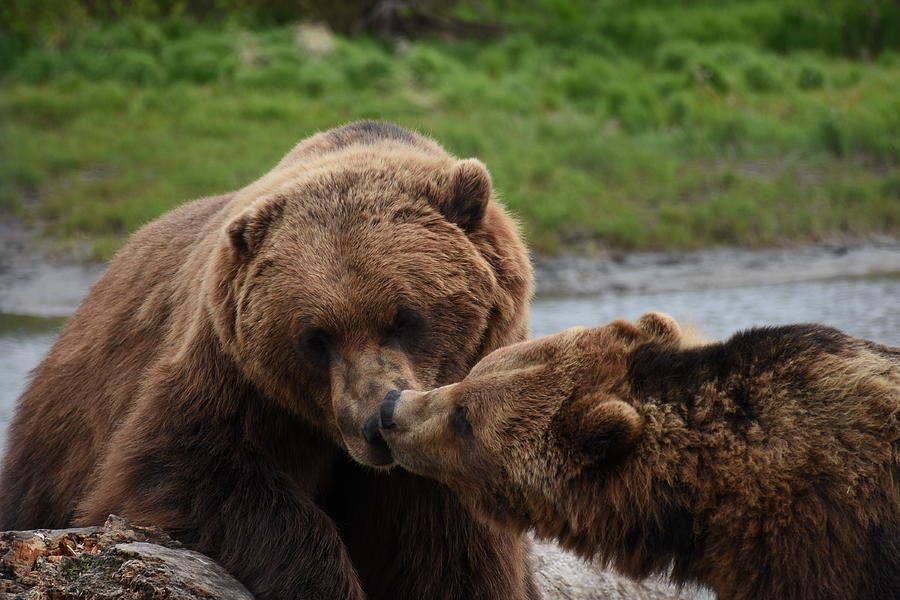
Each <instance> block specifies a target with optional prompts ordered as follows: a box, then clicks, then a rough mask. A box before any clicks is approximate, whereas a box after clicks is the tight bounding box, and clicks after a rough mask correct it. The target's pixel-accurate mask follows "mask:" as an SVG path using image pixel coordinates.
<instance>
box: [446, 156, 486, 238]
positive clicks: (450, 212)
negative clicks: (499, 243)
mask: <svg viewBox="0 0 900 600" xmlns="http://www.w3.org/2000/svg"><path fill="white" fill-rule="evenodd" d="M491 190H492V185H491V175H490V173H488V170H487V167H485V166H484V163H482V162H481V161H480V160H478V159H476V158H467V159H465V160H460V161H457V163H456V164H455V165H453V168H452V169H451V171H450V182H449V190H448V193H447V196H446V199H445V200H443V201H442V202H441V203H440V205H439V206H438V210H439V211H440V212H441V214H442V215H444V217H446V219H447V220H448V221H450V222H451V223H456V224H457V225H459V227H460V229H462V230H463V231H465V232H466V233H469V232H471V231H473V230H474V229H476V228H477V227H478V224H479V223H481V219H482V218H483V217H484V212H485V210H486V209H487V204H488V201H489V200H490V199H491Z"/></svg>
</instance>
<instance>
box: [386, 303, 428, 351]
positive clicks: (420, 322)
mask: <svg viewBox="0 0 900 600" xmlns="http://www.w3.org/2000/svg"><path fill="white" fill-rule="evenodd" d="M424 330H425V319H423V318H422V315H420V314H419V312H418V311H416V310H413V309H411V308H406V307H401V308H398V309H397V314H396V315H395V316H394V320H393V322H392V323H391V329H390V332H389V333H388V340H389V341H392V342H395V343H397V344H399V345H400V346H401V347H402V348H403V349H404V350H407V351H409V350H412V349H413V348H415V346H416V344H417V343H418V341H419V340H420V339H421V337H422V333H423V331H424Z"/></svg>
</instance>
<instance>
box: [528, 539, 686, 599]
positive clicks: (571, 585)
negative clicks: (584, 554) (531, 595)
mask: <svg viewBox="0 0 900 600" xmlns="http://www.w3.org/2000/svg"><path fill="white" fill-rule="evenodd" d="M533 544H534V550H533V554H532V560H533V565H534V572H535V579H536V581H537V584H538V587H540V588H541V590H542V591H543V592H544V600H691V599H692V598H694V597H695V594H697V593H699V592H698V591H697V590H692V589H683V590H679V589H678V588H676V587H675V586H673V585H671V584H669V583H667V582H665V581H663V580H661V579H647V580H644V581H634V580H632V579H629V578H627V577H624V576H622V575H619V574H617V573H615V572H613V571H610V570H609V569H604V568H602V567H600V566H597V565H593V564H591V563H588V562H586V561H584V560H582V559H580V558H578V557H577V556H575V555H574V554H571V553H569V552H566V551H565V550H563V549H562V548H560V547H559V546H557V545H556V544H553V543H551V542H544V541H539V540H534V541H533Z"/></svg>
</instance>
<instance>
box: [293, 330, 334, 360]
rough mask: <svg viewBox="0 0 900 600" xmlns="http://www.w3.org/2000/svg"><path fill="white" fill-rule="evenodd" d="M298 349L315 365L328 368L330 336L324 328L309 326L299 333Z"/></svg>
mask: <svg viewBox="0 0 900 600" xmlns="http://www.w3.org/2000/svg"><path fill="white" fill-rule="evenodd" d="M299 345H300V350H301V351H302V352H303V354H304V355H305V356H306V358H307V359H309V361H310V362H311V363H313V364H315V365H316V366H317V367H320V368H322V369H327V368H328V363H329V361H330V359H331V336H329V335H328V332H327V331H325V330H324V329H318V328H310V329H306V330H305V331H303V333H301V334H300V344H299Z"/></svg>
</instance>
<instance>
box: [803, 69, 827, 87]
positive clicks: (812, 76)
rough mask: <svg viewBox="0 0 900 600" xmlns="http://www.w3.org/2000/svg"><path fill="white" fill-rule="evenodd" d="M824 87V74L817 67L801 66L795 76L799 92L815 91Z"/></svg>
mask: <svg viewBox="0 0 900 600" xmlns="http://www.w3.org/2000/svg"><path fill="white" fill-rule="evenodd" d="M823 85H825V74H824V73H823V72H822V70H821V69H819V68H818V67H814V66H812V65H803V66H801V67H800V73H798V74H797V87H799V88H800V89H801V90H817V89H819V88H821V87H822V86H823Z"/></svg>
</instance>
